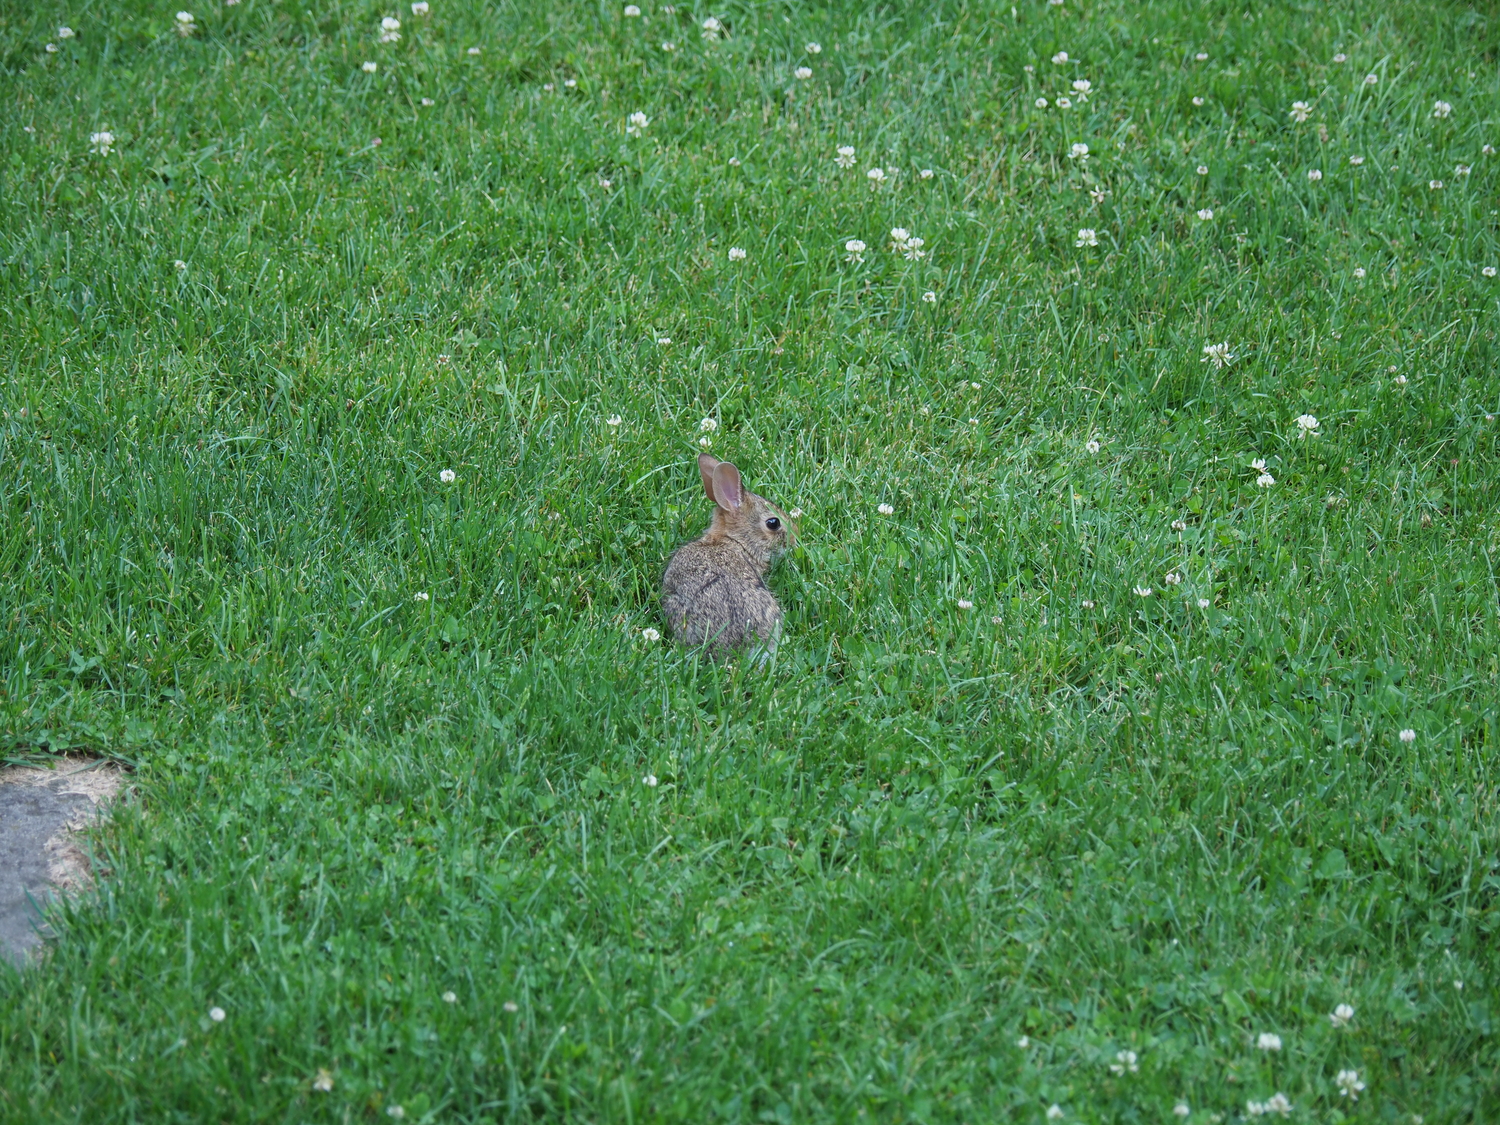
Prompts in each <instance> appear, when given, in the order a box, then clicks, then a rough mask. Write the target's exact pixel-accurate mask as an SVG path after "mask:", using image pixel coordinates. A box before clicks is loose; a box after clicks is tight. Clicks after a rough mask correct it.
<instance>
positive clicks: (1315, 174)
mask: <svg viewBox="0 0 1500 1125" xmlns="http://www.w3.org/2000/svg"><path fill="white" fill-rule="evenodd" d="M1307 178H1308V180H1309V181H1310V182H1311V183H1317V182H1318V181H1319V180H1321V179H1322V178H1323V171H1322V169H1320V168H1309V169H1308V170H1307Z"/></svg>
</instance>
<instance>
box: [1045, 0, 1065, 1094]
mask: <svg viewBox="0 0 1500 1125" xmlns="http://www.w3.org/2000/svg"><path fill="white" fill-rule="evenodd" d="M1056 3H1059V4H1060V3H1062V0H1056ZM1062 1119H1063V1110H1062V1106H1060V1105H1057V1104H1056V1103H1053V1104H1052V1105H1049V1106H1048V1107H1047V1120H1048V1121H1061V1120H1062Z"/></svg>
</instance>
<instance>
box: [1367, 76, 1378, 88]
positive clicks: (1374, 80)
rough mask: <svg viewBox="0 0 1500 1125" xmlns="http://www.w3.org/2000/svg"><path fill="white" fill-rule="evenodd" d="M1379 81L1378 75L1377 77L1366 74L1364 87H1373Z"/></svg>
mask: <svg viewBox="0 0 1500 1125" xmlns="http://www.w3.org/2000/svg"><path fill="white" fill-rule="evenodd" d="M1379 81H1380V75H1378V74H1367V75H1365V85H1366V86H1373V85H1375V83H1377V82H1379Z"/></svg>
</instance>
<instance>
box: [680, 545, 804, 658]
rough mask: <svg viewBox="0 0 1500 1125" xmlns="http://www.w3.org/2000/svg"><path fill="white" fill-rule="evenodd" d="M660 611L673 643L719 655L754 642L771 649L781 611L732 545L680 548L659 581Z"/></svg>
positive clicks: (778, 633) (765, 587) (777, 635)
mask: <svg viewBox="0 0 1500 1125" xmlns="http://www.w3.org/2000/svg"><path fill="white" fill-rule="evenodd" d="M662 611H663V614H664V615H665V617H666V619H667V625H668V627H669V628H670V629H671V631H672V636H673V639H675V640H676V641H678V642H679V643H681V644H687V645H702V644H708V645H709V646H710V647H711V648H712V649H714V650H718V651H722V650H728V649H735V648H740V647H741V646H743V645H746V644H749V643H753V642H754V641H756V640H759V641H760V642H762V643H764V644H765V645H766V647H768V648H772V649H774V648H775V645H776V641H777V639H778V638H779V637H780V635H781V605H780V603H779V602H777V600H776V595H775V594H773V593H771V590H770V588H769V587H768V586H767V585H766V583H765V580H764V578H763V577H762V576H761V574H760V572H759V571H758V569H757V568H756V567H754V566H753V565H752V564H751V563H750V560H748V559H747V558H746V557H745V555H744V552H743V551H742V550H741V549H740V548H739V547H738V546H736V545H735V544H733V543H705V542H703V541H702V540H701V539H700V540H694V541H693V542H691V543H685V544H683V545H682V546H681V547H679V548H678V549H677V550H676V551H674V552H673V553H672V557H671V559H670V560H669V561H668V563H667V571H666V574H665V575H663V577H662Z"/></svg>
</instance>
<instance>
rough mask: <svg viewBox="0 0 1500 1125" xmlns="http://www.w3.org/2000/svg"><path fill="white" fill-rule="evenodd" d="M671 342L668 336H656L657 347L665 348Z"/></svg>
mask: <svg viewBox="0 0 1500 1125" xmlns="http://www.w3.org/2000/svg"><path fill="white" fill-rule="evenodd" d="M671 342H672V337H670V336H658V337H657V338H656V344H657V347H661V348H665V347H666V346H667V345H668V344H670V343H671Z"/></svg>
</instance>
